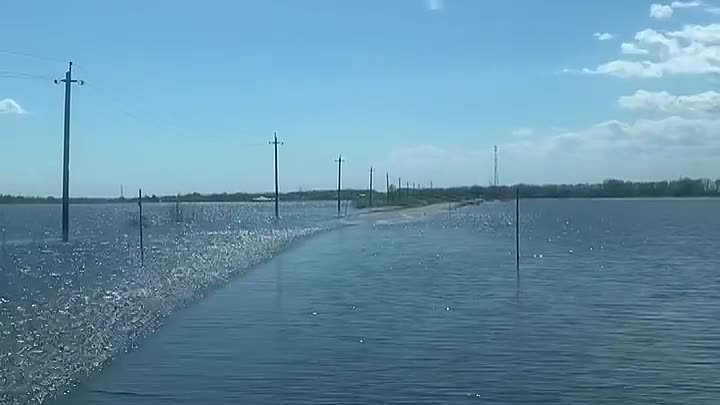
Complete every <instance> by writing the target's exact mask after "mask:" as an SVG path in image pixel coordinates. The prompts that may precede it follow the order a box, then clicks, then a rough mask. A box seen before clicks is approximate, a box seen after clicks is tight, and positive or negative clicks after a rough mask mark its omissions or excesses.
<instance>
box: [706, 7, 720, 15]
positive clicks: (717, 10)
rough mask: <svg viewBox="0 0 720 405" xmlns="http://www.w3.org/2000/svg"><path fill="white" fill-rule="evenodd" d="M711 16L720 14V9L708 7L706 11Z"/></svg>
mask: <svg viewBox="0 0 720 405" xmlns="http://www.w3.org/2000/svg"><path fill="white" fill-rule="evenodd" d="M705 11H707V12H708V13H710V14H720V7H708V8H706V9H705Z"/></svg>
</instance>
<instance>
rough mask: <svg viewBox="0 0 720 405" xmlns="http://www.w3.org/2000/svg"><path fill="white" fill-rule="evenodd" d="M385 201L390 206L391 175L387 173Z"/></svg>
mask: <svg viewBox="0 0 720 405" xmlns="http://www.w3.org/2000/svg"><path fill="white" fill-rule="evenodd" d="M385 200H386V202H387V205H390V173H388V172H385Z"/></svg>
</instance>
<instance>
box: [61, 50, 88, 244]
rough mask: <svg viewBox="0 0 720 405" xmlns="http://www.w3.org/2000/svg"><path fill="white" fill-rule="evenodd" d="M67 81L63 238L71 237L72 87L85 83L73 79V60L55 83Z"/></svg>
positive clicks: (65, 239) (64, 240)
mask: <svg viewBox="0 0 720 405" xmlns="http://www.w3.org/2000/svg"><path fill="white" fill-rule="evenodd" d="M60 82H63V83H65V131H64V132H65V133H64V136H63V189H62V240H63V242H67V241H68V239H69V234H70V230H69V223H70V221H69V218H70V87H71V85H72V84H73V83H78V84H80V85H81V86H82V85H83V84H85V82H84V81H82V80H73V78H72V62H70V63H69V64H68V70H67V72H65V78H64V79H60V80H55V84H58V83H60Z"/></svg>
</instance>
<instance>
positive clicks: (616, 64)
mask: <svg viewBox="0 0 720 405" xmlns="http://www.w3.org/2000/svg"><path fill="white" fill-rule="evenodd" d="M718 45H720V24H710V25H706V26H701V25H686V26H684V27H683V29H682V30H679V31H666V32H659V31H656V30H653V29H646V30H643V31H640V32H638V33H637V34H635V41H634V42H632V43H623V44H622V45H621V50H622V51H623V53H625V54H634V55H640V54H643V55H648V56H647V59H646V60H640V61H638V60H624V59H619V60H615V61H611V62H607V63H604V64H601V65H599V66H597V67H596V68H594V69H587V68H586V69H583V70H582V73H586V74H602V75H610V76H616V77H621V78H630V77H637V78H659V77H664V76H668V75H699V74H717V73H720V46H718Z"/></svg>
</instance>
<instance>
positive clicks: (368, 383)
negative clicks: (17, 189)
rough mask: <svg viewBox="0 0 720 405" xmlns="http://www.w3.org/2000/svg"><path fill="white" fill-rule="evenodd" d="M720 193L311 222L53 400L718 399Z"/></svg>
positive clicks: (572, 401)
mask: <svg viewBox="0 0 720 405" xmlns="http://www.w3.org/2000/svg"><path fill="white" fill-rule="evenodd" d="M718 210H720V202H717V201H714V200H634V201H622V200H614V201H601V200H598V201H588V200H583V201H527V202H523V206H522V214H523V216H522V220H521V232H522V233H521V246H522V255H521V256H522V257H521V261H522V264H521V278H520V283H519V286H518V284H517V281H516V279H515V266H514V257H515V252H514V236H513V231H514V224H513V222H512V221H513V214H514V207H513V206H512V205H509V204H488V205H485V206H480V207H470V208H464V209H460V210H457V211H454V212H452V213H447V212H444V213H440V214H437V215H420V216H411V217H410V218H404V217H403V216H402V215H395V216H393V215H388V216H387V217H385V218H382V219H380V220H366V221H363V220H358V221H356V222H357V225H355V226H346V227H340V228H339V229H335V230H332V231H329V232H320V233H318V234H316V235H315V236H312V237H309V238H303V239H302V240H298V241H296V242H294V243H292V244H290V247H289V248H288V249H285V250H283V251H282V253H279V254H277V255H275V256H274V257H273V258H272V259H270V260H269V261H265V262H264V263H262V264H260V265H259V266H257V267H255V268H254V269H252V271H249V272H246V273H245V274H243V275H240V276H236V277H234V278H233V279H232V281H230V282H229V284H227V285H226V286H225V287H224V288H221V289H215V290H212V292H211V293H210V294H209V295H208V296H207V297H205V298H204V299H202V300H200V301H195V303H194V304H192V305H190V306H189V307H187V308H185V309H182V310H181V311H180V312H177V313H175V314H174V315H172V316H169V317H167V318H166V321H165V322H164V325H163V326H162V327H161V328H159V330H157V331H156V332H155V333H151V334H149V335H148V336H147V337H145V338H143V339H141V340H140V341H139V344H138V348H136V349H134V350H132V351H130V352H129V353H127V354H122V355H120V356H117V357H116V358H115V360H113V361H111V362H110V363H107V365H106V366H105V367H104V369H103V370H102V371H100V372H98V373H95V374H94V375H93V376H92V377H90V378H88V379H86V380H84V382H82V383H81V384H80V385H79V386H78V387H77V388H75V389H74V390H73V391H72V392H71V393H70V394H68V395H61V397H60V398H59V399H58V400H57V401H56V402H57V403H60V404H90V403H109V404H121V403H122V404H163V403H166V404H170V403H173V404H174V403H186V404H196V403H198V404H199V403H202V404H230V403H262V404H286V403H313V404H316V403H343V404H345V403H348V404H367V403H393V404H394V403H408V404H409V403H412V404H420V403H427V404H431V403H432V404H436V403H443V404H455V403H458V404H460V403H493V404H495V403H513V404H515V403H548V404H558V403H560V404H577V403H597V404H604V403H607V404H610V403H613V404H614V403H640V404H675V403H676V404H681V403H682V404H687V403H693V404H696V403H706V404H716V403H718V401H719V400H720V367H719V366H720V364H719V363H720V357H718V354H719V353H720V321H718V314H720V289H719V287H720V260H719V259H718V258H717V246H719V245H720V244H719V243H718V242H720V217H719V216H718V215H717V214H716V213H717V212H718Z"/></svg>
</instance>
